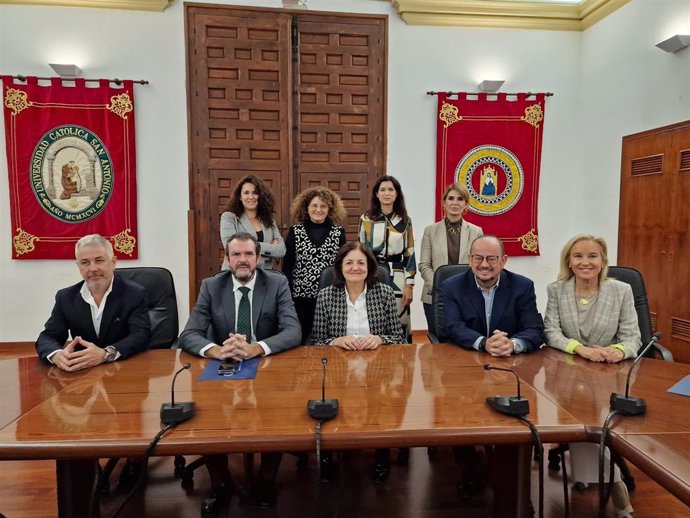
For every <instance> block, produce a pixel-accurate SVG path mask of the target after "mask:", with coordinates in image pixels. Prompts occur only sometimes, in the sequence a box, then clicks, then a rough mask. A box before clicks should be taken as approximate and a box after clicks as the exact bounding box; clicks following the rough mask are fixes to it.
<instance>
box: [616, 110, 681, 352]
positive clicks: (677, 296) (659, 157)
mask: <svg viewBox="0 0 690 518" xmlns="http://www.w3.org/2000/svg"><path fill="white" fill-rule="evenodd" d="M684 149H690V121H687V122H684V123H679V124H675V125H672V126H667V127H664V128H658V129H655V130H650V131H648V132H644V133H639V134H636V135H629V136H626V137H624V138H623V153H622V164H621V202H620V220H619V236H618V264H620V265H627V266H632V267H634V268H637V269H638V270H640V271H641V272H642V274H643V275H644V278H645V283H646V285H647V291H648V295H649V305H650V310H651V311H652V313H653V315H654V317H655V325H656V330H658V331H660V332H661V333H662V334H663V339H662V343H663V344H664V345H666V346H667V347H669V349H671V351H672V352H673V354H674V357H675V358H676V360H677V361H683V362H687V363H690V299H689V298H688V296H687V286H688V284H690V268H688V266H687V265H688V264H690V206H689V205H688V202H687V200H688V196H690V170H688V171H685V170H684V169H683V166H681V164H685V163H686V162H688V161H689V160H688V159H687V158H686V159H683V158H682V157H683V154H682V151H683V150H684ZM688 165H689V166H690V164H688Z"/></svg>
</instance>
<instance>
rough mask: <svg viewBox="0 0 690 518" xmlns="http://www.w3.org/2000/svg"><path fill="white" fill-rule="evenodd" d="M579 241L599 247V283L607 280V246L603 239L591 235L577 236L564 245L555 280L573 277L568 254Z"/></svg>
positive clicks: (565, 279)
mask: <svg viewBox="0 0 690 518" xmlns="http://www.w3.org/2000/svg"><path fill="white" fill-rule="evenodd" d="M580 241H594V242H595V243H597V244H598V245H599V248H601V260H602V264H603V267H602V268H601V271H600V272H599V283H601V282H603V281H604V280H606V279H607V278H608V275H609V253H608V246H607V245H606V241H604V238H603V237H600V236H593V235H591V234H578V235H576V236H575V237H572V238H571V239H570V241H568V242H567V243H566V244H565V246H564V247H563V250H561V270H560V272H559V273H558V279H557V280H559V281H567V280H568V279H570V278H571V277H572V276H573V275H574V274H573V271H572V270H571V269H570V252H572V250H573V247H574V246H575V244H576V243H579V242H580Z"/></svg>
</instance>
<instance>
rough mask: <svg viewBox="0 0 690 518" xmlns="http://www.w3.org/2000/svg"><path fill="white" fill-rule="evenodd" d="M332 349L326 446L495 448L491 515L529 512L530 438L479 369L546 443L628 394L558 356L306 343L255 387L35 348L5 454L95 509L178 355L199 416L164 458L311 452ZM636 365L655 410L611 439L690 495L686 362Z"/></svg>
mask: <svg viewBox="0 0 690 518" xmlns="http://www.w3.org/2000/svg"><path fill="white" fill-rule="evenodd" d="M324 356H325V357H327V358H328V367H327V369H328V374H327V393H326V396H327V397H329V398H337V399H339V401H340V414H339V415H338V417H337V418H336V419H334V420H333V421H329V422H328V423H325V424H324V426H323V428H322V447H323V448H324V449H333V450H340V449H361V448H373V447H404V446H447V445H462V444H493V445H497V446H496V450H497V454H498V455H501V456H502V457H503V459H504V462H506V463H509V464H510V465H511V466H512V467H511V469H512V475H511V476H504V477H503V479H506V480H505V483H506V487H505V488H503V487H502V488H501V491H502V493H501V494H502V498H500V499H496V500H497V501H498V502H497V504H496V505H498V506H505V507H497V508H494V515H496V516H501V515H510V516H526V515H527V514H528V513H529V464H530V443H531V436H530V433H529V430H528V428H527V427H526V426H525V425H524V424H523V423H521V422H520V421H518V420H516V419H513V418H510V417H506V416H502V415H500V414H497V413H495V412H494V411H492V410H491V409H490V408H489V407H488V406H487V405H486V403H485V398H486V397H487V396H491V395H497V394H514V393H515V379H514V377H513V376H512V375H511V374H509V373H504V372H500V371H486V370H484V369H483V368H482V366H483V364H484V363H486V362H491V363H492V364H494V365H496V366H501V367H512V368H515V369H516V370H517V372H518V373H519V375H520V377H521V379H522V393H523V395H524V396H525V397H526V398H528V399H529V401H530V414H529V416H528V417H529V418H530V419H531V420H532V421H533V422H534V423H535V425H536V426H537V428H538V429H539V432H540V434H541V436H542V439H543V440H544V442H576V441H586V440H595V439H596V437H597V432H598V429H599V427H600V426H601V423H603V420H604V417H605V415H606V413H607V410H608V396H609V393H610V392H611V391H613V390H615V391H618V392H622V391H623V390H624V386H625V376H624V374H625V372H627V367H628V366H629V365H630V362H625V363H624V364H622V365H599V364H591V363H589V362H585V361H581V360H580V359H578V358H573V357H569V356H566V355H564V354H562V353H559V352H558V351H552V350H544V351H541V352H538V353H533V354H530V355H524V356H515V357H511V358H506V359H494V358H490V357H489V356H487V355H486V354H484V353H474V352H469V351H464V350H462V349H459V348H458V347H455V346H452V345H443V344H441V345H432V344H418V345H401V346H385V347H382V348H380V349H379V350H377V351H367V352H351V351H342V350H340V349H337V348H329V347H299V348H296V349H292V350H290V351H286V352H284V353H281V354H280V355H277V356H275V357H268V358H264V359H262V363H261V365H260V367H259V372H258V374H257V377H256V379H254V380H228V381H208V382H205V381H199V380H198V378H199V375H200V373H201V371H202V370H203V367H204V365H205V364H206V361H207V360H205V359H203V358H197V357H193V356H190V355H188V354H187V353H184V352H182V351H174V350H153V351H148V352H146V353H143V354H140V355H137V356H135V357H133V358H130V359H128V360H126V361H123V362H116V363H112V364H107V365H102V366H98V367H96V368H93V369H91V370H89V371H86V372H82V373H75V374H70V373H64V372H61V371H59V370H58V369H56V368H55V367H49V366H46V365H43V364H41V363H40V362H39V361H38V360H37V358H35V357H29V358H20V359H15V360H4V361H0V390H1V391H2V394H3V397H2V399H1V401H0V460H11V459H55V460H56V461H57V474H58V508H59V513H60V516H61V517H72V516H85V506H86V505H88V502H84V501H85V500H88V499H87V498H85V495H84V489H83V488H84V487H91V484H90V482H91V481H92V477H93V473H94V459H97V458H103V457H113V456H138V455H142V454H143V453H144V452H145V450H146V448H147V446H148V444H149V442H150V440H151V439H152V438H153V437H154V436H155V435H156V433H158V431H159V430H160V428H161V425H160V421H159V411H160V405H161V403H163V402H169V401H170V383H171V381H172V376H173V374H174V373H175V371H177V369H178V368H179V367H180V366H181V365H182V363H184V362H189V363H191V372H190V373H182V374H181V375H180V376H179V378H178V383H177V387H176V393H175V398H176V400H177V401H190V400H193V401H196V403H197V414H196V416H195V417H194V419H192V420H191V421H188V422H186V423H182V424H181V425H179V426H178V427H177V428H175V429H174V430H172V431H171V432H169V433H168V434H167V435H165V436H164V437H163V439H162V440H161V442H160V443H159V445H158V447H157V448H156V451H155V455H174V454H210V453H232V452H247V451H311V450H313V449H314V428H315V423H314V421H312V420H311V419H310V418H309V417H308V416H307V413H306V401H307V400H308V399H317V398H319V397H320V394H321V376H322V365H321V358H322V357H324ZM640 367H641V369H640V370H639V372H638V373H637V375H636V376H635V379H634V382H633V383H632V389H631V393H632V394H633V395H638V396H642V397H645V398H646V399H647V403H648V407H649V411H648V413H647V415H646V416H643V417H634V418H624V419H619V420H618V421H614V427H613V435H614V437H613V444H614V447H616V448H619V447H620V451H621V453H623V454H624V455H625V456H627V457H629V458H630V459H631V460H632V461H633V462H634V463H635V464H636V465H638V466H639V467H640V468H641V469H643V470H645V471H647V472H648V473H650V474H652V475H653V476H654V477H655V478H656V479H657V480H658V481H659V482H660V483H662V484H664V485H665V486H666V487H667V488H668V489H669V490H670V491H672V492H673V493H674V494H675V495H676V496H678V497H679V498H681V500H683V501H684V502H685V503H688V504H690V467H689V466H688V464H689V461H688V454H689V452H688V444H689V443H690V412H688V411H687V410H688V408H687V407H688V400H687V399H686V398H682V397H681V396H673V395H671V394H668V393H667V392H666V389H667V388H668V387H669V386H671V385H672V384H673V383H675V381H677V380H678V379H680V378H682V377H683V376H684V375H685V374H687V373H688V372H690V367H689V366H687V365H681V364H666V363H663V362H660V361H653V360H644V361H643V362H642V365H641V366H640ZM683 405H685V408H686V411H685V412H677V410H680V409H681V408H683ZM679 413H680V414H681V415H678V414H679ZM661 450H663V452H665V454H664V455H661V454H660V455H661V457H657V455H656V454H657V452H659V451H661ZM674 452H675V454H674ZM678 457H680V459H678ZM674 459H675V460H676V462H675V463H674V462H673V460H674ZM664 473H666V475H667V476H666V477H664V476H663V474H664ZM656 475H658V476H656Z"/></svg>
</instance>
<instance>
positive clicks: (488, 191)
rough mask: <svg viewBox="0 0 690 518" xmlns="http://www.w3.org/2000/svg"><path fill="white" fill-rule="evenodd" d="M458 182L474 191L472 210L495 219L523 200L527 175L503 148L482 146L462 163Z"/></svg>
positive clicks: (471, 201) (458, 169)
mask: <svg viewBox="0 0 690 518" xmlns="http://www.w3.org/2000/svg"><path fill="white" fill-rule="evenodd" d="M455 181H456V182H458V183H460V184H461V185H465V186H466V187H467V189H468V190H469V191H470V196H471V200H470V207H469V209H470V210H471V211H472V212H475V213H476V214H481V215H483V216H493V215H497V214H503V213H504V212H507V211H509V210H510V209H512V208H513V207H514V206H515V204H516V203H517V202H518V201H519V200H520V196H521V195H522V189H523V187H524V182H525V179H524V174H523V172H522V166H521V165H520V161H519V160H518V159H517V157H516V156H515V155H514V154H513V153H511V152H510V151H509V150H507V149H505V148H502V147H500V146H478V147H476V148H474V149H472V150H471V151H470V152H469V153H467V154H466V155H465V156H464V157H462V160H460V162H459V163H458V166H457V168H456V171H455Z"/></svg>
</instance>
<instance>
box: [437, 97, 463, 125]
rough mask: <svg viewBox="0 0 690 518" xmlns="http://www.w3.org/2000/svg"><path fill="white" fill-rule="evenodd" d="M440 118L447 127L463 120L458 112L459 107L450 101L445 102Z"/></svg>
mask: <svg viewBox="0 0 690 518" xmlns="http://www.w3.org/2000/svg"><path fill="white" fill-rule="evenodd" d="M438 118H439V119H441V120H442V121H443V124H444V125H445V127H446V128H447V127H448V126H452V125H453V124H455V123H456V122H460V121H461V120H462V117H461V116H460V115H459V114H458V107H457V106H453V105H452V104H448V103H443V106H441V113H439V114H438Z"/></svg>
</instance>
